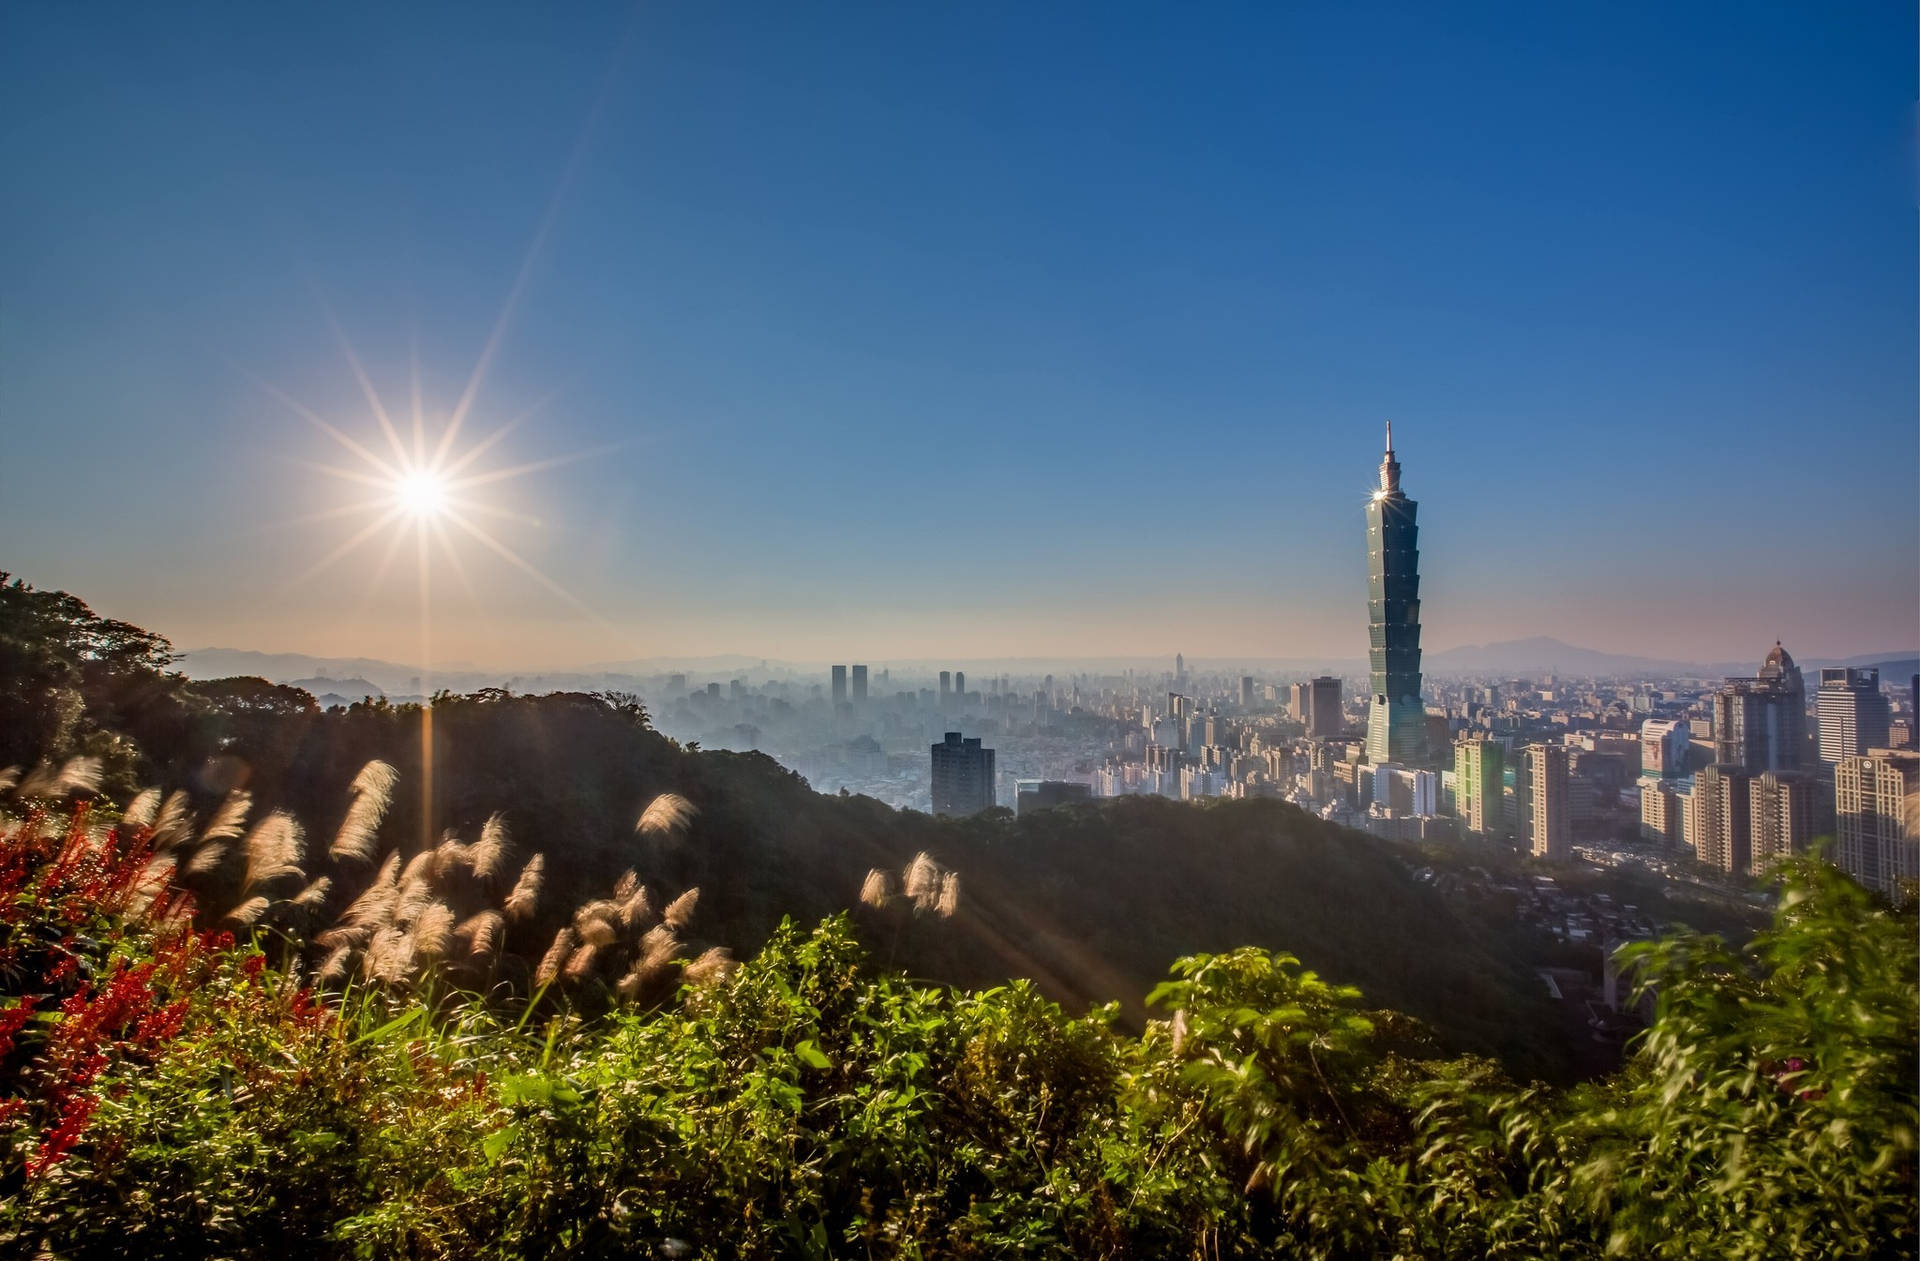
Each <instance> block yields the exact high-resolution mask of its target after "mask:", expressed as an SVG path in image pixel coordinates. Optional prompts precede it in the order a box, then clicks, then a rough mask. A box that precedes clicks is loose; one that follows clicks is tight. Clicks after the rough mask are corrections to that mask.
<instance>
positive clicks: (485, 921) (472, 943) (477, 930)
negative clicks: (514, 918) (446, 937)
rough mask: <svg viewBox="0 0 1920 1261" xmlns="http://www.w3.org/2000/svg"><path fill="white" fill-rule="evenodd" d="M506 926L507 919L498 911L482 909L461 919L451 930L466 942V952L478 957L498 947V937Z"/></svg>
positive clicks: (488, 953)
mask: <svg viewBox="0 0 1920 1261" xmlns="http://www.w3.org/2000/svg"><path fill="white" fill-rule="evenodd" d="M506 927H507V921H506V919H505V918H504V917H502V916H501V914H500V912H498V911H482V912H480V913H479V914H478V915H469V916H468V917H467V918H466V919H463V920H461V921H460V926H459V927H458V928H456V929H454V930H453V931H454V935H455V936H457V937H459V938H461V939H463V940H464V941H465V942H466V943H467V953H468V954H470V955H473V956H474V957H475V958H479V957H481V956H483V955H490V954H492V953H493V952H494V951H496V950H498V949H499V948H500V939H501V936H502V934H504V933H505V931H506Z"/></svg>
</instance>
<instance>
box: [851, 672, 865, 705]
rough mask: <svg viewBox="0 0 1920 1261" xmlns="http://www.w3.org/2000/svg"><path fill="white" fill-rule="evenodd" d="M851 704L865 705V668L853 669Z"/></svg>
mask: <svg viewBox="0 0 1920 1261" xmlns="http://www.w3.org/2000/svg"><path fill="white" fill-rule="evenodd" d="M853 703H854V704H856V705H864V704H866V703H867V668H866V667H865V666H855V667H854V668H853Z"/></svg>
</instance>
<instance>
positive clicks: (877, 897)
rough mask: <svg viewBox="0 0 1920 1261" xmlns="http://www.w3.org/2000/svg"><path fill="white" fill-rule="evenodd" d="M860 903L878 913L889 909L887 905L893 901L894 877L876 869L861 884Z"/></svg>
mask: <svg viewBox="0 0 1920 1261" xmlns="http://www.w3.org/2000/svg"><path fill="white" fill-rule="evenodd" d="M860 901H861V902H863V903H865V904H866V905H868V906H870V907H873V908H874V909H875V910H877V911H884V910H886V909H887V903H889V902H891V901H893V876H892V875H891V874H889V873H888V872H884V871H882V870H880V869H879V868H878V867H875V868H874V869H873V870H871V871H869V872H868V873H867V878H866V879H865V880H863V881H861V882H860Z"/></svg>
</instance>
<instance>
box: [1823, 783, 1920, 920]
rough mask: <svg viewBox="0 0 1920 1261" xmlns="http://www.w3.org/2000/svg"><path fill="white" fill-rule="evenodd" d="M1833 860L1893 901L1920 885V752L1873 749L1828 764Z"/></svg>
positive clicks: (1909, 895)
mask: <svg viewBox="0 0 1920 1261" xmlns="http://www.w3.org/2000/svg"><path fill="white" fill-rule="evenodd" d="M1833 790H1834V813H1835V820H1834V822H1835V828H1834V833H1835V841H1836V844H1835V847H1834V860H1835V861H1836V862H1838V863H1839V864H1840V867H1841V868H1842V870H1844V871H1846V872H1847V873H1848V874H1850V875H1851V876H1852V877H1853V878H1854V879H1855V880H1858V881H1859V882H1860V883H1861V884H1863V885H1865V886H1867V888H1869V889H1875V890H1878V891H1879V892H1881V893H1884V894H1886V895H1887V896H1888V897H1890V898H1892V899H1893V900H1894V901H1896V902H1906V901H1908V900H1910V899H1911V898H1913V896H1914V894H1915V891H1916V885H1917V884H1920V753H1911V752H1908V751H1906V750H1903V749H1872V750H1869V751H1868V752H1866V753H1864V754H1860V755H1856V756H1854V757H1845V758H1841V759H1840V761H1839V762H1838V763H1837V764H1836V765H1835V766H1834V768H1833Z"/></svg>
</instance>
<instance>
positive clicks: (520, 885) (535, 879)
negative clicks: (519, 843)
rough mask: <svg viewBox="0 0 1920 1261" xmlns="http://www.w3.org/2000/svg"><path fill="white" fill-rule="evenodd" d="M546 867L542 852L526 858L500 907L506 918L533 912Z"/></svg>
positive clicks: (538, 897) (519, 916)
mask: <svg viewBox="0 0 1920 1261" xmlns="http://www.w3.org/2000/svg"><path fill="white" fill-rule="evenodd" d="M546 868H547V858H546V855H544V854H535V855H534V856H533V857H532V858H529V859H527V865H526V866H525V867H523V868H521V869H520V878H519V879H518V880H516V881H514V882H513V891H512V892H511V893H509V894H507V900H506V903H505V904H504V905H503V906H502V907H501V909H502V910H504V911H505V912H506V913H507V918H508V919H525V918H526V917H527V916H529V915H531V914H533V911H534V908H535V907H536V906H538V905H539V904H540V885H541V881H542V877H543V875H544V873H545V872H546Z"/></svg>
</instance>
